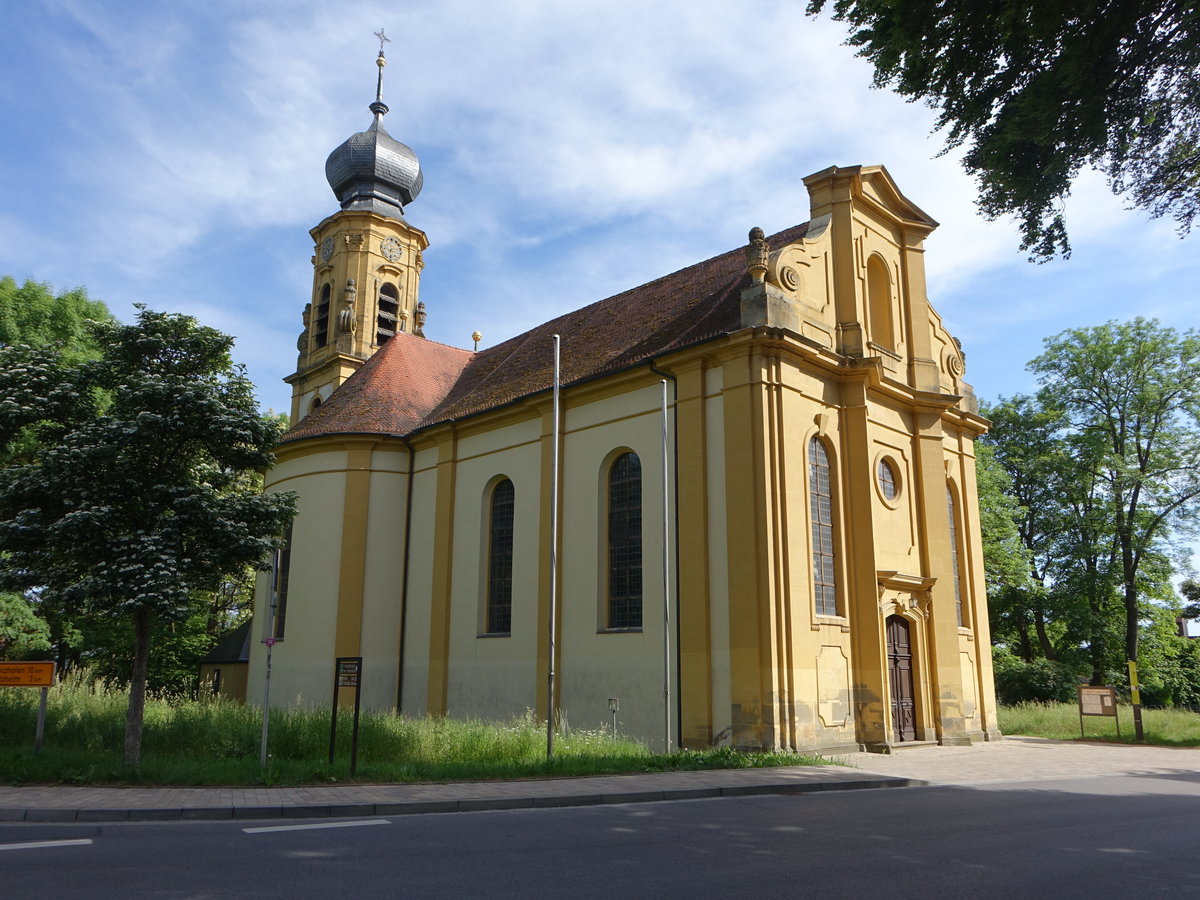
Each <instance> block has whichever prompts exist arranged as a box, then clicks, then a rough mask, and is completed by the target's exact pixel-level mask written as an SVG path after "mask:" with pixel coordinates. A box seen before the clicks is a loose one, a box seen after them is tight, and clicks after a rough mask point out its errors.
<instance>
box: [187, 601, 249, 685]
mask: <svg viewBox="0 0 1200 900" xmlns="http://www.w3.org/2000/svg"><path fill="white" fill-rule="evenodd" d="M252 626H253V620H251V619H247V620H246V621H245V622H243V623H242V624H241V625H239V626H238V627H237V628H235V629H233V631H231V632H229V634H227V635H225V636H224V637H223V638H221V640H220V641H219V642H218V643H217V646H215V647H213V648H212V650H210V651H209V652H208V653H206V654H205V655H204V656H203V657H202V658H201V659H200V688H199V692H198V696H199V697H200V698H201V699H204V698H209V697H223V698H225V699H226V700H237V701H238V702H239V703H245V702H246V684H247V679H248V677H249V672H250V631H251V628H252Z"/></svg>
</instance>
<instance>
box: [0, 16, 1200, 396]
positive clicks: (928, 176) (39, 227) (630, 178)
mask: <svg viewBox="0 0 1200 900" xmlns="http://www.w3.org/2000/svg"><path fill="white" fill-rule="evenodd" d="M805 5H806V4H805V3H804V2H803V0H792V2H777V0H739V2H738V3H737V4H731V3H727V2H718V0H657V2H654V3H646V2H644V0H643V2H626V0H603V2H594V0H571V2H569V3H563V2H561V0H554V2H551V0H486V2H485V0H434V2H423V0H407V2H404V3H400V2H395V0H393V2H380V0H342V2H338V3H335V4H331V3H327V2H310V0H295V2H292V0H289V2H283V0H259V2H254V3H248V2H244V0H236V2H235V0H203V2H192V0H172V2H170V3H157V2H153V3H152V2H149V0H146V2H132V0H128V2H120V0H23V2H20V3H12V4H9V5H8V8H7V9H6V11H5V25H6V27H5V29H4V31H3V33H0V74H2V76H3V77H0V107H2V116H0V121H3V135H4V138H5V139H4V140H2V141H0V187H2V189H3V195H2V196H3V201H2V202H0V274H7V275H11V276H13V277H14V278H16V279H17V280H18V281H23V280H25V279H27V278H31V279H34V280H37V281H44V282H49V283H50V284H51V285H52V286H53V287H54V288H55V289H56V290H62V289H66V288H71V287H75V286H77V285H83V286H86V287H87V289H88V291H89V293H90V294H91V295H92V296H93V297H96V298H99V299H101V300H103V301H104V302H105V303H107V304H108V306H109V307H110V308H111V309H112V310H113V311H114V312H115V313H116V314H117V315H118V317H120V318H122V319H126V320H128V319H130V318H131V317H132V315H133V304H134V303H145V304H147V305H148V306H150V307H151V308H155V309H161V310H167V311H180V312H187V313H190V314H192V315H195V316H196V317H197V318H199V319H200V320H201V321H202V322H203V323H204V324H207V325H212V326H215V327H217V328H220V329H222V330H224V331H227V332H229V333H231V334H233V335H234V336H235V337H236V338H237V344H236V349H235V357H236V358H237V360H238V361H239V362H241V363H243V364H245V365H246V367H247V368H248V371H249V374H250V376H251V377H252V378H253V380H254V382H255V383H256V385H257V389H258V396H259V400H260V402H261V403H262V405H263V406H264V408H272V409H275V410H280V411H286V410H288V408H289V407H290V389H289V388H288V386H287V385H285V384H284V383H283V382H282V381H281V379H282V378H283V376H284V375H287V374H289V373H290V372H292V371H293V370H294V366H295V362H296V353H295V340H296V337H297V335H298V334H299V332H300V330H301V319H300V316H301V311H302V309H303V307H304V304H305V303H306V302H308V300H309V297H310V293H311V287H312V269H311V263H310V257H311V256H312V252H313V247H312V241H311V238H310V237H309V235H308V230H309V229H310V228H312V227H313V226H314V225H316V224H317V223H318V222H320V221H321V220H322V219H324V218H325V217H326V216H328V215H330V214H332V213H333V212H336V211H337V208H338V207H337V203H336V201H335V199H334V196H333V194H332V192H331V191H330V189H329V186H328V184H327V183H326V181H325V177H324V163H325V158H326V156H327V155H328V154H329V152H330V151H331V150H332V149H333V148H334V147H336V146H337V145H338V144H340V143H341V142H342V141H343V140H345V139H346V138H347V137H349V136H350V135H351V134H352V133H354V132H357V131H361V130H364V129H365V128H366V127H367V126H368V125H369V124H370V122H371V114H370V113H369V111H368V109H367V106H368V104H369V103H370V102H371V101H372V100H373V99H374V91H375V75H376V68H375V63H374V59H375V55H376V52H377V50H378V41H377V39H376V38H375V37H374V35H373V32H376V31H378V30H379V29H380V28H381V27H383V28H384V29H385V30H386V34H387V36H388V37H389V38H390V40H391V42H390V43H389V44H387V45H386V50H387V55H388V66H387V69H386V74H385V84H384V99H385V100H386V101H387V103H388V104H389V106H390V107H391V112H390V113H389V115H388V116H387V118H386V121H385V124H386V126H387V128H388V130H389V132H390V133H391V134H392V136H393V137H396V138H397V139H399V140H401V141H403V142H405V143H406V144H408V145H409V146H410V147H412V148H413V150H414V151H415V152H416V153H417V155H418V157H419V158H420V160H421V165H422V168H423V170H424V174H425V187H424V190H423V192H422V193H421V195H420V196H419V197H418V198H417V199H416V201H415V202H414V203H412V204H411V205H410V206H409V207H407V209H406V217H407V218H408V219H409V221H410V222H412V223H413V224H414V225H416V226H417V227H419V228H421V229H422V230H424V231H425V232H426V233H427V234H428V236H429V240H430V243H431V246H430V249H429V251H428V252H427V253H426V254H425V263H426V266H425V270H424V272H423V274H422V279H421V299H422V300H424V301H425V304H426V306H427V308H428V312H429V319H428V322H427V325H426V334H427V335H428V336H429V337H430V338H432V339H434V340H438V341H442V342H445V343H448V344H453V345H456V346H465V347H469V346H471V343H470V340H471V339H470V335H471V333H472V332H473V331H475V330H476V329H478V330H479V331H480V332H482V334H483V336H484V338H483V343H482V346H487V345H490V344H495V343H498V342H500V341H502V340H505V339H506V338H509V337H511V336H513V335H514V334H518V333H520V332H522V331H525V330H526V329H528V328H530V327H532V326H534V325H536V324H539V323H540V322H543V321H546V320H548V319H550V318H552V317H554V316H556V315H559V314H561V313H563V312H566V311H569V310H571V309H575V308H578V307H580V306H583V305H585V304H587V303H590V302H592V301H594V300H599V299H602V298H604V297H607V296H610V295H612V294H615V293H617V292H619V291H622V290H625V289H627V288H630V287H633V286H636V285H638V284H641V283H644V282H646V281H649V280H651V279H653V278H656V277H658V276H660V275H663V274H666V273H669V272H672V271H675V270H676V269H679V268H682V267H684V266H686V265H689V264H691V263H693V262H696V261H699V260H702V259H706V258H708V257H710V256H713V255H715V254H717V253H721V252H724V251H726V250H729V249H731V248H734V247H737V246H741V245H742V244H744V243H745V240H746V233H747V232H748V230H749V229H750V228H751V227H752V226H756V225H757V226H761V227H762V228H763V229H764V230H765V231H766V233H767V234H771V233H772V232H775V231H779V230H781V229H783V228H786V227H788V226H790V225H794V224H797V223H799V222H803V221H806V220H807V219H808V199H807V194H806V192H805V189H804V185H803V178H804V177H805V176H806V175H809V174H811V173H813V172H817V171H819V170H821V169H824V168H826V167H828V166H830V165H842V166H849V165H856V164H860V163H861V164H878V163H881V164H883V165H885V166H886V167H887V168H888V171H889V172H890V173H891V175H892V177H893V178H894V179H895V180H896V182H897V184H898V185H899V187H900V189H901V190H902V191H903V192H904V193H905V195H906V196H908V197H909V199H910V200H912V201H913V202H915V203H916V204H917V205H918V206H920V207H921V208H922V209H924V210H925V211H926V212H927V213H928V214H929V215H931V216H932V217H933V218H934V219H936V220H938V221H939V222H940V223H941V226H940V228H939V229H938V230H937V231H935V232H934V234H933V235H932V236H931V237H930V238H929V239H928V240H927V241H926V267H927V277H928V290H929V296H930V300H931V301H932V303H933V305H934V307H935V308H936V309H937V310H938V312H939V313H940V314H941V315H942V317H943V319H944V321H945V323H946V325H947V327H948V328H949V329H950V331H951V332H952V333H953V334H955V335H956V336H958V337H959V338H960V339H961V340H962V342H963V347H964V349H965V351H966V354H967V380H968V381H970V382H972V383H973V384H974V385H975V389H976V392H977V394H978V395H979V396H980V397H981V398H982V399H987V400H991V399H995V398H996V397H997V396H999V395H1006V396H1007V395H1011V394H1014V393H1018V392H1026V391H1030V390H1032V389H1034V387H1035V383H1034V381H1033V379H1032V376H1030V375H1029V374H1028V373H1027V372H1026V370H1025V364H1026V363H1027V362H1028V361H1029V360H1030V359H1032V358H1033V357H1034V356H1036V355H1037V354H1039V353H1040V352H1041V351H1042V341H1043V339H1044V338H1046V337H1048V336H1051V335H1055V334H1058V333H1059V332H1061V331H1063V330H1064V329H1067V328H1075V327H1084V326H1091V325H1099V324H1102V323H1104V322H1106V321H1108V320H1111V319H1118V320H1120V319H1128V318H1132V317H1133V316H1137V315H1142V316H1153V317H1157V318H1158V319H1159V320H1161V321H1162V322H1163V323H1164V324H1167V325H1170V326H1172V327H1175V328H1179V329H1187V328H1193V327H1196V326H1198V325H1200V305H1198V304H1197V302H1196V297H1195V291H1196V287H1197V284H1198V283H1200V253H1197V250H1198V249H1200V244H1198V243H1197V242H1198V241H1200V237H1191V238H1186V239H1182V240H1181V239H1180V238H1179V237H1178V236H1177V234H1176V233H1175V230H1174V228H1173V225H1172V224H1171V223H1170V222H1169V221H1161V220H1159V221H1155V220H1151V219H1148V218H1147V217H1146V215H1145V214H1144V213H1142V212H1139V211H1130V210H1127V209H1126V208H1125V205H1126V204H1125V203H1124V202H1123V201H1122V200H1121V199H1120V198H1117V197H1114V196H1112V195H1111V193H1110V192H1109V191H1108V189H1107V186H1106V184H1105V182H1104V179H1103V178H1102V177H1101V176H1100V175H1098V174H1096V173H1094V172H1085V173H1084V174H1083V175H1082V176H1081V177H1080V179H1079V181H1078V182H1077V184H1076V185H1075V188H1074V190H1073V193H1072V196H1071V197H1070V198H1069V200H1068V201H1067V203H1066V206H1065V215H1066V220H1067V226H1068V229H1069V231H1070V238H1071V242H1072V245H1073V247H1074V253H1073V255H1072V257H1071V258H1070V259H1069V260H1065V261H1064V260H1058V261H1054V262H1051V263H1047V264H1044V265H1036V264H1033V263H1030V262H1029V261H1028V260H1027V259H1026V256H1025V254H1023V253H1022V252H1021V251H1020V249H1019V238H1018V233H1017V229H1016V227H1015V225H1014V224H1013V223H1012V222H1011V221H997V222H987V221H985V220H984V219H983V218H982V217H981V216H980V215H979V213H978V212H977V211H976V209H975V206H974V196H975V187H974V184H973V183H972V181H971V180H970V179H969V178H968V176H967V175H966V174H965V173H964V172H963V170H962V167H961V165H960V163H959V161H958V157H957V155H956V154H954V153H950V154H945V155H943V154H942V153H941V151H942V149H943V140H942V137H941V135H939V134H935V133H932V129H933V123H934V113H933V112H932V111H931V110H930V109H929V108H927V107H925V106H923V105H921V104H913V103H908V102H905V101H904V100H903V99H902V98H901V97H899V96H898V95H896V94H894V93H892V92H890V91H888V90H886V89H885V90H877V89H873V88H872V87H871V79H872V69H871V67H870V65H869V64H868V63H867V62H866V61H865V60H862V59H859V58H857V57H856V56H855V55H854V50H853V49H852V48H849V47H847V46H845V44H844V41H845V38H846V36H847V29H846V26H844V25H842V24H840V23H837V22H833V21H832V20H830V19H829V18H828V17H827V16H826V17H822V18H816V19H814V18H811V17H808V16H806V15H805V14H804V6H805Z"/></svg>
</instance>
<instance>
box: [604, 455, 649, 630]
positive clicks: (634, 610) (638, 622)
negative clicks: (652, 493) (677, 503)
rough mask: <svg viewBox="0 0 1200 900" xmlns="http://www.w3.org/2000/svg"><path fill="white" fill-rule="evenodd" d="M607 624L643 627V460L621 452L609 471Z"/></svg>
mask: <svg viewBox="0 0 1200 900" xmlns="http://www.w3.org/2000/svg"><path fill="white" fill-rule="evenodd" d="M608 627H609V628H612V629H619V628H641V627H642V463H641V460H639V459H638V456H637V454H636V453H622V454H621V455H620V456H618V457H617V458H616V459H615V460H613V463H612V466H611V467H610V468H609V470H608Z"/></svg>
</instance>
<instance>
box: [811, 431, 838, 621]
mask: <svg viewBox="0 0 1200 900" xmlns="http://www.w3.org/2000/svg"><path fill="white" fill-rule="evenodd" d="M831 483H832V479H831V478H830V474H829V454H828V453H826V452H825V445H824V444H823V443H821V439H820V438H813V439H812V440H811V441H809V442H808V504H809V510H810V516H811V518H812V568H813V604H814V608H815V609H816V612H817V615H819V616H836V615H837V611H838V609H837V575H836V570H835V568H834V558H833V489H832V486H831Z"/></svg>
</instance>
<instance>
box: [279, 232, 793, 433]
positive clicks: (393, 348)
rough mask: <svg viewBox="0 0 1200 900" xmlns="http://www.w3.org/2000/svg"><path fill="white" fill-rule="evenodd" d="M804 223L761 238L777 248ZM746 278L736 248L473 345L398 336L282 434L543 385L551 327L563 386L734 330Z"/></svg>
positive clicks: (364, 427)
mask: <svg viewBox="0 0 1200 900" xmlns="http://www.w3.org/2000/svg"><path fill="white" fill-rule="evenodd" d="M807 228H808V226H807V224H804V225H797V226H795V227H793V228H789V229H787V230H785V231H781V232H779V233H778V234H774V235H771V236H770V237H769V238H768V239H767V240H768V242H769V243H770V245H771V246H772V247H776V248H778V247H782V246H784V245H786V244H789V243H792V242H793V241H797V240H799V239H800V238H802V237H803V236H804V234H805V232H806V230H807ZM745 278H746V257H745V253H744V250H743V248H741V247H739V248H737V249H735V250H730V251H729V252H727V253H723V254H721V255H720V256H714V257H713V258H712V259H708V260H705V261H704V262H700V263H696V264H695V265H692V266H689V267H687V268H686V269H680V270H679V271H678V272H675V273H673V274H671V275H665V276H663V277H662V278H659V279H657V280H655V281H651V282H649V283H648V284H643V285H641V286H640V287H635V288H632V289H631V290H628V291H625V292H623V293H620V294H617V295H615V296H613V297H609V298H608V299H606V300H601V301H599V302H597V303H593V304H591V305H590V306H585V307H583V308H582V309H578V310H575V311H574V312H570V313H567V314H566V315H563V316H559V317H558V318H557V319H553V320H552V321H550V322H546V323H545V324H544V325H539V326H537V327H536V328H533V329H532V330H530V331H527V332H525V333H524V334H520V335H517V336H516V337H514V338H512V339H510V340H507V341H505V342H504V343H502V344H497V345H496V346H495V347H489V348H488V349H486V350H481V351H479V352H477V353H472V352H470V351H468V350H458V349H456V348H454V347H449V346H446V345H444V344H437V343H434V342H432V341H426V340H424V339H422V338H415V337H412V336H411V335H407V334H400V335H397V336H396V337H395V338H393V339H392V340H390V341H389V342H388V343H387V344H386V345H385V346H384V347H383V348H382V349H381V350H379V351H378V352H377V353H375V355H374V356H372V357H371V358H370V359H369V360H368V361H367V362H366V363H365V364H364V365H363V367H362V368H361V369H359V370H358V371H357V372H355V373H354V375H352V376H351V377H350V378H349V379H347V381H346V382H345V383H344V384H343V385H342V386H341V387H340V388H338V389H337V390H336V391H335V392H334V393H333V396H331V397H330V398H329V401H328V402H327V403H325V404H324V405H323V406H321V407H320V409H318V410H317V411H316V412H314V413H313V414H312V415H310V416H308V417H307V418H305V419H304V420H303V421H302V422H301V423H300V424H299V425H297V426H296V427H295V428H293V429H292V430H291V431H289V432H288V433H287V435H286V436H285V438H284V440H285V441H292V440H299V439H301V438H307V437H315V436H317V435H321V434H351V433H353V434H363V433H370V434H394V435H405V434H411V433H412V432H414V431H417V430H419V429H421V428H425V427H427V426H430V425H434V424H437V423H438V422H445V421H448V420H450V419H458V418H462V417H463V416H468V415H473V414H476V413H480V412H483V411H485V410H488V409H493V408H495V407H498V406H502V405H504V404H506V403H511V402H512V401H514V400H517V399H520V398H522V397H527V396H529V395H531V394H536V393H538V392H539V391H544V390H547V389H549V388H550V387H551V386H552V382H553V372H554V350H553V343H552V341H551V337H552V335H555V334H557V335H559V336H560V337H561V339H562V357H561V374H562V383H563V384H564V385H569V384H573V383H576V382H580V381H586V380H588V379H590V378H594V377H596V376H597V375H602V374H604V373H607V372H615V371H618V370H620V369H624V368H628V367H630V366H633V365H637V364H639V363H644V362H646V361H647V360H650V359H652V358H654V357H656V356H660V355H662V354H664V353H666V352H668V351H670V350H674V349H678V348H680V347H686V346H689V345H691V344H696V343H699V342H701V341H704V340H707V339H709V338H713V337H716V336H718V335H722V334H728V333H729V332H731V331H736V330H737V329H738V327H739V322H740V319H739V315H740V313H739V303H740V294H741V288H742V287H743V285H744V281H745Z"/></svg>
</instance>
